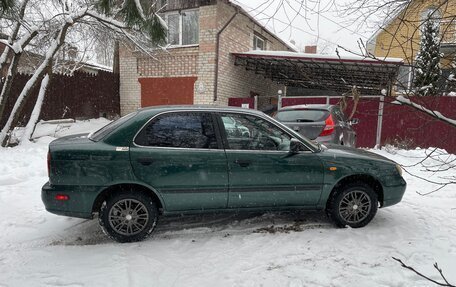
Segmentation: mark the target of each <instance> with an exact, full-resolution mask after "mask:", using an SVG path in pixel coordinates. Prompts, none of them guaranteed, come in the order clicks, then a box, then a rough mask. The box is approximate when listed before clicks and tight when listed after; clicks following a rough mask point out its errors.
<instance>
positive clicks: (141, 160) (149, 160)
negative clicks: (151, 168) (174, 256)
mask: <svg viewBox="0 0 456 287" xmlns="http://www.w3.org/2000/svg"><path fill="white" fill-rule="evenodd" d="M136 161H137V162H139V163H140V164H142V165H151V164H152V163H153V162H154V159H153V158H151V157H139V158H137V159H136Z"/></svg>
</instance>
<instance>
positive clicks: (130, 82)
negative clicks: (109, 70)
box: [119, 44, 141, 115]
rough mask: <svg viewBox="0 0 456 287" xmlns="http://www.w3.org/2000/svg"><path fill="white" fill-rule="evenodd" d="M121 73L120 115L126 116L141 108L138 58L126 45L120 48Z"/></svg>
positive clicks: (121, 45)
mask: <svg viewBox="0 0 456 287" xmlns="http://www.w3.org/2000/svg"><path fill="white" fill-rule="evenodd" d="M119 73H120V77H119V78H120V79H119V93H120V113H121V115H126V114H128V113H131V112H134V111H135V110H137V109H138V108H139V107H140V106H141V86H140V85H139V82H138V69H137V58H136V57H135V56H134V55H133V53H132V48H131V47H130V46H127V45H125V44H120V47H119Z"/></svg>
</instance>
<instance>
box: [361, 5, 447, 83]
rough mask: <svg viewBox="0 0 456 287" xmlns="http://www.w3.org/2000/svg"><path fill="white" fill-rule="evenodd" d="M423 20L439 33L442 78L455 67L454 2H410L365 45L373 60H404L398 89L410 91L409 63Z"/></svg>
mask: <svg viewBox="0 0 456 287" xmlns="http://www.w3.org/2000/svg"><path fill="white" fill-rule="evenodd" d="M427 20H430V21H434V23H435V24H436V25H438V27H439V30H440V35H439V40H440V52H441V53H442V54H443V57H442V59H441V68H442V70H443V72H444V75H445V74H446V73H449V71H450V70H451V68H452V65H453V64H454V63H456V61H455V60H456V0H449V1H440V0H414V1H412V2H411V3H410V5H407V6H406V7H404V9H403V10H401V11H398V13H397V14H396V15H393V16H392V17H391V19H389V21H387V23H386V25H385V26H384V27H383V28H381V29H379V30H378V31H377V32H376V33H375V34H374V35H373V36H372V37H371V38H370V39H369V41H368V43H367V49H368V51H369V52H370V53H372V54H373V55H375V56H377V57H396V58H403V59H404V62H405V64H406V65H405V66H404V67H402V68H401V70H400V73H399V82H400V84H401V85H398V88H399V87H402V88H403V89H404V88H405V89H410V88H411V85H412V83H413V63H414V62H415V59H416V57H417V54H418V52H419V50H420V43H421V37H422V33H421V29H422V27H423V23H424V22H425V21H427Z"/></svg>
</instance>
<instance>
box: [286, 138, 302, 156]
mask: <svg viewBox="0 0 456 287" xmlns="http://www.w3.org/2000/svg"><path fill="white" fill-rule="evenodd" d="M303 150H305V147H304V145H303V144H302V142H300V141H299V140H297V139H294V138H293V139H291V141H290V153H291V154H296V153H299V152H300V151H303Z"/></svg>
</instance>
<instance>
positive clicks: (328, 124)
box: [320, 115, 334, 137]
mask: <svg viewBox="0 0 456 287" xmlns="http://www.w3.org/2000/svg"><path fill="white" fill-rule="evenodd" d="M333 132H334V120H333V117H332V115H329V116H328V118H326V121H325V128H324V129H323V131H322V132H321V134H320V136H321V137H324V136H329V135H330V134H332V133H333Z"/></svg>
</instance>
